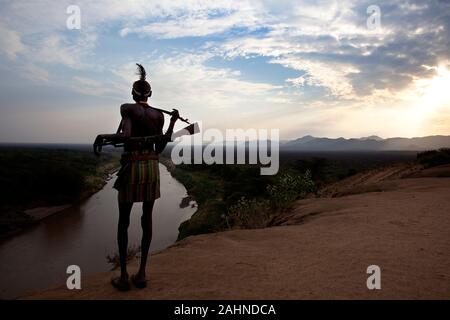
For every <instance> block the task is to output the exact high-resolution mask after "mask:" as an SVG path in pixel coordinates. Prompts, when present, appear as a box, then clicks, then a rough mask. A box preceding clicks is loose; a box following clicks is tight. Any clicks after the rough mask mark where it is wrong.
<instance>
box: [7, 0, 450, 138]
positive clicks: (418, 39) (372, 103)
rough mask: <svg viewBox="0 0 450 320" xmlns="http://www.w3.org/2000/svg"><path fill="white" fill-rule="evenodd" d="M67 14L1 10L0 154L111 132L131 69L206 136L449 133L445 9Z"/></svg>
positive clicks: (168, 4)
mask: <svg viewBox="0 0 450 320" xmlns="http://www.w3.org/2000/svg"><path fill="white" fill-rule="evenodd" d="M72 5H73V4H72V3H71V1H68V0H64V1H58V2H56V1H52V0H43V1H39V2H38V3H30V2H27V1H25V0H18V1H14V2H7V3H5V4H4V5H3V6H2V13H3V14H2V16H1V17H0V63H1V71H2V72H1V73H0V84H1V85H0V110H1V112H2V116H1V117H0V137H1V139H2V140H4V141H6V142H7V143H71V144H80V143H81V144H82V143H89V142H91V141H92V142H93V140H94V138H95V136H96V135H97V134H99V133H113V132H115V131H116V128H117V125H118V123H119V121H120V114H119V106H120V105H121V104H122V103H125V102H129V101H131V100H132V99H131V85H132V83H133V81H135V80H137V75H136V70H135V69H136V68H135V67H136V66H135V63H137V62H138V63H141V64H143V65H144V67H145V68H146V70H147V73H148V75H149V76H148V79H149V81H150V83H151V85H152V88H153V96H152V97H151V98H150V100H149V104H150V105H154V106H157V107H162V108H167V109H172V108H178V109H179V111H180V114H181V116H183V117H187V118H189V119H192V120H194V121H202V122H203V123H204V125H205V128H217V129H219V130H221V131H225V129H233V128H244V129H249V128H256V129H259V128H261V129H263V128H264V129H269V130H270V129H279V130H280V139H281V140H292V139H296V137H301V136H305V135H308V134H310V135H312V136H315V137H355V136H359V137H367V136H371V135H377V136H381V137H405V138H411V137H423V136H431V135H449V134H450V129H449V128H450V91H449V90H448V87H450V52H449V50H448V48H449V47H450V42H449V39H450V3H449V2H446V1H430V2H423V3H422V2H415V1H413V2H411V1H406V0H405V1H398V2H395V3H392V2H390V1H387V0H386V1H378V2H377V3H376V6H373V4H372V3H371V2H370V1H362V2H357V1H352V0H346V1H342V2H338V1H333V0H330V1H321V2H319V3H316V2H313V1H309V0H304V1H300V2H295V3H291V2H289V1H287V2H281V3H280V2H276V1H269V0H267V1H253V0H248V1H231V2H228V1H206V0H204V1H203V0H202V1H187V2H174V1H158V2H154V1H132V2H127V1H115V0H112V1H111V0H110V1H107V0H102V1H96V2H95V3H92V2H89V1H85V0H82V1H78V2H77V4H76V6H75V9H78V13H79V15H77V14H78V13H77V10H74V8H73V6H72ZM74 15H75V18H77V19H78V18H79V19H78V22H79V25H78V26H76V25H75V28H73V26H72V27H70V28H69V26H70V23H73V22H74V21H77V19H75V20H74ZM41 17H45V19H43V18H41ZM24 88H25V89H26V90H24ZM166 122H168V121H167V119H166ZM177 125H178V127H179V126H180V124H177ZM166 126H167V123H166ZM88 141H89V142H88Z"/></svg>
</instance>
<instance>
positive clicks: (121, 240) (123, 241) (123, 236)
mask: <svg viewBox="0 0 450 320" xmlns="http://www.w3.org/2000/svg"><path fill="white" fill-rule="evenodd" d="M132 207H133V203H132V202H126V203H120V202H119V225H118V228H117V243H118V244H119V257H120V278H121V280H122V281H124V280H126V281H128V273H127V249H128V226H129V225H130V213H131V208H132Z"/></svg>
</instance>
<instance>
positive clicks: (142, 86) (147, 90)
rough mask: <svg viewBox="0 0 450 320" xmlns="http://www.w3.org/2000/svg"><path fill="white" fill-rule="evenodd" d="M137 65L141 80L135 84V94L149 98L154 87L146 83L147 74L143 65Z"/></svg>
mask: <svg viewBox="0 0 450 320" xmlns="http://www.w3.org/2000/svg"><path fill="white" fill-rule="evenodd" d="M136 65H137V74H138V75H139V80H138V81H136V82H135V83H134V84H133V94H134V95H136V96H138V97H141V98H148V97H150V96H151V95H152V87H151V86H150V84H149V83H148V82H147V81H146V78H147V72H146V71H145V69H144V67H143V66H142V65H141V64H139V63H136Z"/></svg>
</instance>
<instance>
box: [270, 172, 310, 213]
mask: <svg viewBox="0 0 450 320" xmlns="http://www.w3.org/2000/svg"><path fill="white" fill-rule="evenodd" d="M313 189H314V182H313V180H312V177H311V172H310V171H309V170H307V171H306V172H305V173H304V174H298V175H291V174H289V173H287V174H284V175H282V176H280V177H279V179H278V180H277V181H276V183H275V184H274V185H268V186H267V192H268V194H269V198H270V204H271V207H272V208H273V209H275V210H284V209H287V208H288V207H289V206H290V205H291V204H292V202H293V201H295V200H297V199H303V198H305V197H306V195H307V194H308V193H310V192H312V191H313Z"/></svg>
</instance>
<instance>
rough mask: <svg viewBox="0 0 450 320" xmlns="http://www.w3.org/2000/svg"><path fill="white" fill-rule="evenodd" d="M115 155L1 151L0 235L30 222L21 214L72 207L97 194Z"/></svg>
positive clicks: (23, 149)
mask: <svg viewBox="0 0 450 320" xmlns="http://www.w3.org/2000/svg"><path fill="white" fill-rule="evenodd" d="M118 159H119V158H118V155H117V154H113V153H105V154H103V155H102V156H101V157H96V156H95V155H94V154H93V153H92V152H91V151H90V150H88V149H86V150H79V149H49V148H37V147H1V148H0V214H1V215H0V234H3V233H5V232H8V231H11V230H13V229H15V228H16V227H18V226H23V225H25V224H27V222H29V219H28V218H27V216H26V215H24V214H23V210H25V209H28V208H32V207H38V206H51V205H60V204H66V203H72V202H74V201H77V200H78V199H80V198H82V197H84V196H87V195H90V194H92V193H93V192H95V191H97V190H99V189H100V188H101V187H102V186H103V185H104V183H105V178H106V176H107V175H108V173H110V172H112V171H113V170H114V169H115V168H117V167H118V165H119V162H118Z"/></svg>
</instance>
